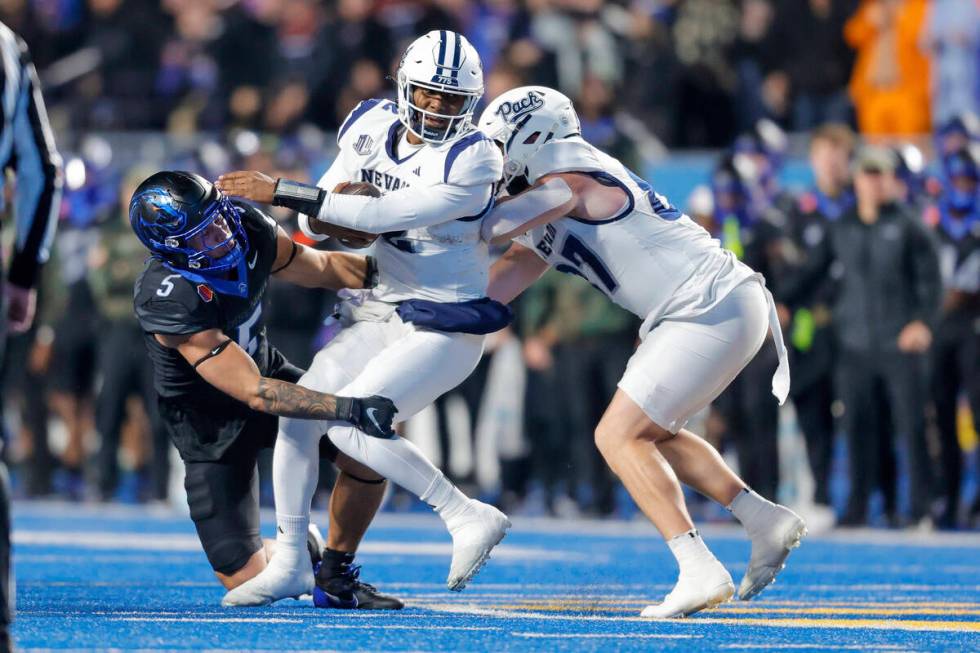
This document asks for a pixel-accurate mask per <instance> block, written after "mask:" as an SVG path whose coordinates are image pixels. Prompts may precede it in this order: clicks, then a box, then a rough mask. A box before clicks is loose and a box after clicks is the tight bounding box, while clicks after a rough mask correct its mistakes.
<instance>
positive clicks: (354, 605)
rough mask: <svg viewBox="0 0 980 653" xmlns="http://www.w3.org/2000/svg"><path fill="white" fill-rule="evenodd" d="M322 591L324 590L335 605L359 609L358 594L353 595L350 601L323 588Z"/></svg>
mask: <svg viewBox="0 0 980 653" xmlns="http://www.w3.org/2000/svg"><path fill="white" fill-rule="evenodd" d="M322 591H323V593H324V595H326V597H327V599H328V600H329V601H330V603H331V604H332V605H333V607H335V608H340V609H341V610H356V609H357V606H358V601H357V595H356V594H354V595H352V597H351V600H350V601H345V600H344V599H342V598H340V597H339V596H334V595H333V594H331V593H330V592H327V591H325V590H322Z"/></svg>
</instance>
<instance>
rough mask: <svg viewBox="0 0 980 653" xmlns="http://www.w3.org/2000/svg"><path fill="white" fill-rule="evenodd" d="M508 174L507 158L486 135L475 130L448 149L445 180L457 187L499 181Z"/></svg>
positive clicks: (444, 172)
mask: <svg viewBox="0 0 980 653" xmlns="http://www.w3.org/2000/svg"><path fill="white" fill-rule="evenodd" d="M503 175H504V157H503V155H502V154H501V153H500V149H499V148H498V147H497V145H496V144H495V143H494V142H493V141H492V140H490V139H489V138H488V137H487V136H486V134H484V133H483V132H481V131H479V130H474V131H472V132H470V133H469V134H467V135H466V136H464V137H462V138H460V139H458V140H456V141H453V143H452V144H451V145H450V146H449V149H448V150H446V163H445V167H444V170H443V178H442V180H443V182H444V183H447V184H453V185H454V186H475V185H478V184H495V183H497V182H498V181H500V179H501V177H503Z"/></svg>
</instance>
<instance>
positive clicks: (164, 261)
mask: <svg viewBox="0 0 980 653" xmlns="http://www.w3.org/2000/svg"><path fill="white" fill-rule="evenodd" d="M129 215H130V223H131V225H132V227H133V230H134V231H135V232H136V234H137V236H138V237H139V238H140V240H141V241H142V242H143V244H144V245H146V247H147V248H148V249H149V250H150V252H151V253H152V256H151V258H150V259H149V261H148V262H147V264H146V268H145V269H144V270H143V273H142V274H141V275H140V277H139V279H138V280H137V282H136V287H135V295H134V304H135V310H136V316H137V318H138V320H139V322H140V325H141V326H142V329H143V332H144V336H145V338H144V339H145V343H146V347H147V350H148V352H149V355H150V358H151V360H152V362H153V367H154V383H155V386H156V391H157V393H158V395H159V406H160V415H161V418H162V419H163V421H164V423H165V426H166V429H167V431H168V433H169V435H170V437H171V439H172V440H173V442H174V444H175V445H176V447H177V450H178V451H179V452H180V455H181V458H183V460H184V463H185V465H186V473H185V478H184V484H185V487H186V488H187V502H188V505H189V507H190V514H191V519H193V520H194V524H195V526H196V527H197V532H198V536H199V537H200V540H201V544H202V546H203V548H204V551H205V553H206V554H207V556H208V560H209V562H210V563H211V566H212V567H213V569H214V571H215V574H216V575H217V576H218V579H219V580H220V581H221V583H222V584H223V585H224V586H225V588H226V589H229V590H230V589H232V588H234V587H237V586H238V585H240V584H242V583H243V582H245V581H246V580H248V579H250V578H252V577H254V576H255V575H257V574H258V573H259V572H260V571H262V569H264V568H265V566H266V563H267V561H268V560H269V558H270V556H271V555H272V553H273V550H272V547H271V545H272V544H274V542H266V543H263V541H262V539H261V538H260V537H259V503H258V475H257V470H256V460H257V457H258V454H259V451H260V450H261V449H263V448H267V447H272V446H273V444H274V443H275V439H276V433H277V430H278V419H277V416H279V415H281V416H287V417H297V418H306V419H314V420H343V421H347V422H350V423H351V424H353V425H355V426H356V427H357V428H358V429H361V430H363V431H364V432H365V433H367V434H369V435H372V436H374V437H379V438H387V437H392V436H393V432H392V430H391V423H392V419H393V417H394V414H395V412H396V409H395V407H394V405H393V404H392V402H391V401H389V400H388V399H386V398H384V397H378V396H373V397H364V398H353V397H338V396H334V395H329V394H323V393H319V392H314V391H312V390H309V389H307V388H303V387H301V386H298V385H295V381H297V380H298V379H299V378H300V376H302V374H303V370H301V369H299V368H297V367H295V366H293V365H291V364H290V363H289V362H288V361H287V360H286V359H285V358H284V357H283V355H282V354H281V353H279V352H278V351H277V350H276V349H275V347H273V346H272V345H271V344H270V343H269V341H268V339H267V338H266V334H265V327H264V325H263V322H262V310H263V304H262V300H263V296H264V294H265V290H266V286H267V284H268V281H269V277H270V275H272V274H276V275H278V276H279V277H280V278H283V279H285V280H287V281H290V282H293V283H296V284H298V285H302V286H308V287H327V288H331V289H340V288H345V287H346V288H360V287H364V286H365V285H369V283H370V280H371V278H372V277H373V275H374V266H373V261H372V260H371V259H370V258H369V257H364V256H356V255H353V254H346V253H328V252H318V251H316V250H313V249H310V248H307V247H304V246H302V245H299V244H297V243H295V242H294V241H293V240H291V239H290V238H289V236H288V235H287V234H286V232H285V231H284V230H283V229H282V228H280V227H279V226H278V225H277V224H276V223H275V221H273V220H272V219H271V218H269V217H268V216H266V215H265V214H263V213H262V212H261V211H259V210H258V209H256V208H254V207H252V206H250V205H248V204H245V203H240V202H237V201H232V200H229V199H228V198H226V197H224V196H223V195H222V194H221V193H220V192H219V191H218V190H217V189H216V188H215V187H214V186H213V185H212V184H211V183H209V182H208V181H207V180H205V179H203V178H202V177H199V176H197V175H194V174H191V173H187V172H170V171H165V172H159V173H156V174H154V175H152V176H151V177H149V178H148V179H146V180H145V181H144V182H143V183H142V184H140V186H139V187H138V188H137V189H136V192H135V193H134V194H133V198H132V201H131V203H130V213H129ZM322 442H323V443H324V445H326V446H325V447H321V457H326V458H329V459H330V460H333V461H334V462H335V463H336V464H337V466H338V467H339V468H340V470H341V471H340V474H339V476H338V480H337V485H336V486H335V488H334V493H333V496H332V498H331V502H330V529H329V541H328V542H327V546H326V548H325V549H323V544H322V540H320V541H319V542H318V543H317V544H315V545H314V544H312V543H311V547H310V549H311V551H310V554H311V558H312V562H313V564H314V565H316V564H318V563H319V564H321V565H322V566H323V568H324V569H325V570H326V572H325V573H323V572H321V576H327V577H329V579H330V582H328V583H327V584H326V586H327V590H326V592H327V594H328V598H329V599H330V601H329V604H330V605H331V606H333V607H338V608H363V609H398V608H401V607H402V603H401V602H400V601H398V600H397V599H395V598H392V597H387V596H384V595H382V594H379V593H378V592H377V591H376V590H375V588H373V587H372V586H370V585H367V584H365V583H361V582H360V581H359V580H358V573H359V567H358V566H356V565H354V564H353V559H354V551H355V550H356V548H357V546H358V544H359V543H360V540H361V538H362V536H363V535H364V532H365V531H366V529H367V527H368V525H369V523H370V521H371V519H372V518H373V517H374V514H375V512H376V511H377V509H378V507H379V505H380V503H381V498H382V495H383V493H384V479H383V478H381V477H379V476H378V475H377V474H375V473H374V472H373V471H371V470H370V469H368V468H367V467H364V466H362V465H360V464H359V463H356V462H354V461H353V460H351V459H349V458H347V457H346V456H344V455H343V454H340V453H339V452H337V450H336V449H333V448H332V447H331V445H330V444H329V442H330V441H329V439H327V438H324V439H323V440H322ZM313 530H315V529H313ZM312 539H313V540H314V541H316V540H317V539H319V538H316V537H314V538H312ZM321 549H323V550H322V551H321ZM321 558H322V561H321ZM312 589H313V588H312V587H310V588H309V590H310V591H312Z"/></svg>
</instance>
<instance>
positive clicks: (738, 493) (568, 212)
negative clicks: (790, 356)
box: [479, 86, 806, 618]
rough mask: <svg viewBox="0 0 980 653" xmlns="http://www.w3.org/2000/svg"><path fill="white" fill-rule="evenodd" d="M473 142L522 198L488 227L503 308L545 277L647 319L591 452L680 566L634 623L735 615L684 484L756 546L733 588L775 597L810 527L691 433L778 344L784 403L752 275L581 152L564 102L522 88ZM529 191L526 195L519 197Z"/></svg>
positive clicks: (491, 113)
mask: <svg viewBox="0 0 980 653" xmlns="http://www.w3.org/2000/svg"><path fill="white" fill-rule="evenodd" d="M479 127H480V129H482V130H483V131H484V132H486V133H487V134H488V135H489V136H490V137H491V138H493V139H494V140H495V141H496V142H498V143H499V144H500V145H501V147H502V148H503V150H504V170H505V178H504V181H505V183H506V184H507V186H508V188H509V189H510V190H511V191H513V192H515V193H517V191H518V190H519V187H523V188H525V189H526V190H524V191H523V192H519V193H517V194H515V195H514V196H513V197H510V198H507V199H504V200H501V201H499V202H498V203H497V205H496V207H495V208H494V209H493V211H492V212H491V214H490V215H489V216H488V217H487V218H485V219H484V223H483V230H484V237H485V238H486V239H487V240H489V241H492V242H494V243H502V242H506V241H507V240H509V239H511V238H516V241H515V242H514V243H513V244H512V245H511V247H510V249H508V250H507V252H506V253H505V254H504V255H503V257H502V258H501V259H500V260H499V261H497V262H496V263H495V264H494V265H493V267H492V268H491V271H490V288H489V291H488V294H489V295H490V296H491V297H493V298H495V299H498V300H500V301H502V302H510V301H511V300H513V299H514V298H515V297H516V296H517V295H519V294H520V293H521V292H522V291H523V290H524V289H525V288H527V287H528V286H529V285H530V284H532V283H533V282H534V281H535V280H536V279H537V278H538V277H540V276H541V274H543V273H544V271H545V270H546V269H547V268H548V267H549V266H551V267H554V268H556V269H558V270H560V271H562V272H569V273H573V274H577V275H579V276H582V277H584V278H585V279H587V280H588V281H589V282H590V283H591V284H592V285H593V286H595V287H596V288H597V289H598V290H600V291H601V292H603V293H605V294H606V295H607V296H608V297H609V298H610V299H611V300H613V301H614V302H616V303H617V304H619V305H620V306H622V307H623V308H626V309H628V310H630V311H632V312H633V313H635V314H636V315H637V316H639V317H641V318H643V320H644V321H643V325H642V327H641V329H640V338H641V340H642V343H641V344H640V346H639V348H638V349H637V350H636V352H635V353H634V355H633V357H632V358H631V359H630V361H629V364H628V365H627V368H626V372H625V374H624V375H623V378H622V380H621V381H620V382H619V389H618V390H617V392H616V394H615V396H614V397H613V400H612V403H611V404H610V405H609V407H608V409H607V410H606V413H605V415H603V417H602V419H601V421H600V422H599V425H598V426H597V427H596V430H595V440H596V445H597V446H598V448H599V451H600V452H601V453H602V455H603V457H604V458H605V459H606V461H607V462H608V463H609V466H610V467H611V468H612V470H613V471H614V472H615V473H616V474H617V475H618V476H619V478H620V479H621V480H622V481H623V484H624V485H625V486H626V489H627V490H629V493H630V495H631V496H632V497H633V499H634V500H635V501H636V502H637V504H638V505H639V506H640V508H641V509H642V510H643V512H644V513H645V514H646V515H647V517H649V518H650V520H651V521H652V522H653V523H654V524H655V525H656V526H657V528H658V529H659V530H660V532H661V534H662V535H663V536H664V538H665V539H666V540H667V544H668V546H669V547H670V549H671V551H672V552H673V554H674V556H675V557H676V558H677V562H678V566H679V567H680V575H679V578H678V581H677V584H676V586H675V587H674V589H673V590H672V591H671V592H670V593H669V594H668V595H667V597H666V598H665V599H664V600H663V602H662V603H660V604H657V605H651V606H649V607H647V608H646V609H644V610H643V612H642V616H644V617H656V618H670V617H678V616H685V615H689V614H692V613H694V612H697V611H699V610H701V609H704V608H707V607H710V606H713V605H716V604H718V603H721V602H723V601H727V600H728V599H730V598H731V597H732V595H733V593H734V591H735V587H734V585H733V583H732V578H731V576H730V575H729V573H728V571H726V570H725V568H724V567H723V566H722V565H721V563H720V562H719V561H718V560H717V559H716V558H715V557H714V555H712V553H711V552H710V551H709V550H708V548H707V547H706V546H705V544H704V542H703V541H702V540H701V537H700V535H699V534H698V531H697V530H696V529H695V528H694V524H693V523H692V521H691V518H690V516H689V515H688V512H687V508H686V506H685V504H684V498H683V495H682V493H681V488H680V485H679V483H678V480H679V481H681V482H683V483H686V484H687V485H690V486H691V487H693V488H695V489H696V490H698V491H700V492H702V493H703V494H705V495H707V496H709V497H711V498H712V499H714V500H716V501H718V502H719V503H721V504H722V505H725V506H727V507H728V508H729V509H730V510H731V511H732V513H733V514H734V515H735V516H736V517H737V518H738V519H739V520H740V521H741V522H742V524H743V526H744V527H745V529H746V530H747V532H748V534H749V537H750V538H751V540H752V558H751V560H750V562H749V566H748V569H747V571H746V573H745V578H744V579H743V580H742V583H741V585H740V587H739V598H742V599H748V598H751V597H752V596H755V595H756V594H758V593H759V592H760V591H762V589H763V588H764V587H766V586H767V585H768V584H770V583H771V582H772V581H773V579H774V578H775V576H776V574H777V573H778V572H779V570H780V569H782V567H783V564H784V561H785V560H786V557H787V556H788V555H789V552H790V550H791V549H792V548H794V547H796V546H797V545H798V544H799V541H800V539H801V538H802V537H803V536H804V535H805V534H806V527H805V525H804V523H803V520H801V519H800V518H799V517H798V516H797V515H796V514H795V513H793V512H792V511H791V510H789V509H788V508H785V507H783V506H779V505H776V504H773V503H771V502H770V501H768V500H766V499H764V498H762V497H760V496H759V495H758V494H756V493H755V492H753V491H751V490H750V489H748V488H747V487H746V486H745V484H744V483H743V482H742V481H741V479H739V478H738V476H736V475H735V473H734V472H733V471H732V470H731V469H730V468H729V467H728V466H727V465H726V464H725V463H724V461H723V460H722V458H721V456H719V455H718V452H717V451H716V450H715V449H714V448H713V447H712V446H711V445H710V444H708V443H707V442H705V441H704V440H703V439H701V438H699V437H698V436H696V435H694V434H693V433H691V432H690V431H687V430H685V429H684V425H685V423H686V422H687V421H688V419H690V418H691V416H692V415H694V414H695V413H696V412H698V411H699V410H701V409H702V408H704V407H705V406H707V405H708V404H709V403H711V401H712V400H713V399H715V397H717V396H718V395H719V394H720V393H721V391H722V390H724V389H725V387H726V386H727V385H728V384H729V383H731V382H732V380H733V379H734V378H735V376H736V375H737V374H738V373H739V371H741V369H742V368H743V367H744V366H745V365H746V364H747V363H748V362H749V361H750V360H751V359H752V358H753V357H754V356H755V354H756V352H757V351H758V350H759V348H760V347H761V346H762V344H763V342H764V340H765V339H766V336H767V332H768V331H769V330H770V329H771V330H772V332H773V336H774V338H775V341H776V345H777V348H778V350H779V352H780V366H779V369H778V370H777V372H776V375H775V377H774V378H773V393H774V394H775V395H776V397H777V398H778V399H779V402H780V403H782V402H783V401H784V400H785V398H786V394H787V392H788V391H789V369H788V367H787V364H786V357H785V351H786V350H785V347H784V346H783V343H782V337H781V334H780V332H779V325H778V322H777V320H776V317H775V309H774V307H773V303H772V298H771V296H770V295H769V292H768V290H766V287H765V282H764V280H763V279H762V277H761V275H759V274H756V273H755V272H753V271H752V270H751V269H750V268H749V267H747V266H746V265H744V264H742V263H740V262H739V261H738V260H737V259H736V258H735V256H734V255H733V254H732V253H731V252H729V251H727V250H724V249H722V248H721V247H720V246H719V244H718V241H716V240H713V239H712V238H711V237H710V236H709V235H708V233H707V232H706V231H705V230H704V229H702V228H701V227H699V226H698V225H696V224H695V223H694V222H693V221H692V220H691V219H690V218H689V217H687V216H686V215H684V214H682V213H681V212H680V211H678V210H677V209H676V208H674V207H673V206H672V205H671V204H670V202H668V201H667V198H665V197H663V196H662V195H659V194H657V193H656V192H654V191H653V190H652V189H651V188H650V186H649V185H648V184H647V183H646V182H645V181H643V180H642V179H640V178H638V177H637V176H636V175H634V174H633V173H631V172H630V171H629V170H628V169H626V168H625V167H624V166H623V165H622V164H621V163H620V162H619V161H617V160H616V159H614V158H612V157H610V156H608V155H607V154H605V153H603V152H601V151H599V150H598V149H596V148H595V147H593V146H592V145H590V144H589V143H587V142H586V141H584V140H583V139H582V137H581V136H580V134H579V131H580V130H579V120H578V116H577V115H576V114H575V110H574V108H573V107H572V103H571V101H570V100H569V99H568V98H567V97H565V96H564V95H562V94H560V93H558V92H557V91H554V90H552V89H549V88H543V87H536V86H534V87H523V88H518V89H514V90H512V91H509V92H507V93H504V94H503V95H501V96H500V97H498V98H497V99H495V100H494V101H493V102H492V103H491V104H490V105H489V106H488V107H487V109H486V110H485V111H484V113H483V115H482V116H481V118H480V122H479ZM528 186H530V188H527V187H528Z"/></svg>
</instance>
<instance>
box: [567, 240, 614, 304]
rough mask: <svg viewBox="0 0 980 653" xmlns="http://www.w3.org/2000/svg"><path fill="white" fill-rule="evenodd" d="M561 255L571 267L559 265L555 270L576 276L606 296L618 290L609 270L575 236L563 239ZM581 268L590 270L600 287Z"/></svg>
mask: <svg viewBox="0 0 980 653" xmlns="http://www.w3.org/2000/svg"><path fill="white" fill-rule="evenodd" d="M561 255H562V257H564V259H565V260H566V261H568V262H569V263H571V265H566V264H565V263H559V264H558V265H556V266H555V269H556V270H558V271H559V272H565V273H569V274H577V275H578V276H580V277H582V278H583V279H585V280H586V281H588V282H589V283H591V284H592V285H593V286H595V287H596V288H597V289H598V290H600V291H602V292H604V293H606V294H607V295H611V294H613V293H614V292H616V289H617V288H619V284H618V283H617V282H616V279H615V277H613V275H612V273H611V272H610V271H609V269H608V268H607V267H606V266H605V264H603V262H602V260H601V259H600V258H599V257H598V256H596V253H595V252H593V251H592V250H591V249H589V246H588V245H586V244H585V243H583V242H582V241H581V240H579V239H578V238H577V237H576V236H575V234H571V233H570V234H568V236H567V237H566V238H565V244H564V245H562V248H561ZM583 268H588V269H589V270H591V271H592V273H593V275H594V276H595V277H596V278H597V279H599V281H600V282H601V283H602V287H600V286H598V285H596V284H595V283H593V281H592V279H590V278H589V276H588V275H587V274H585V272H584V271H583Z"/></svg>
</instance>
